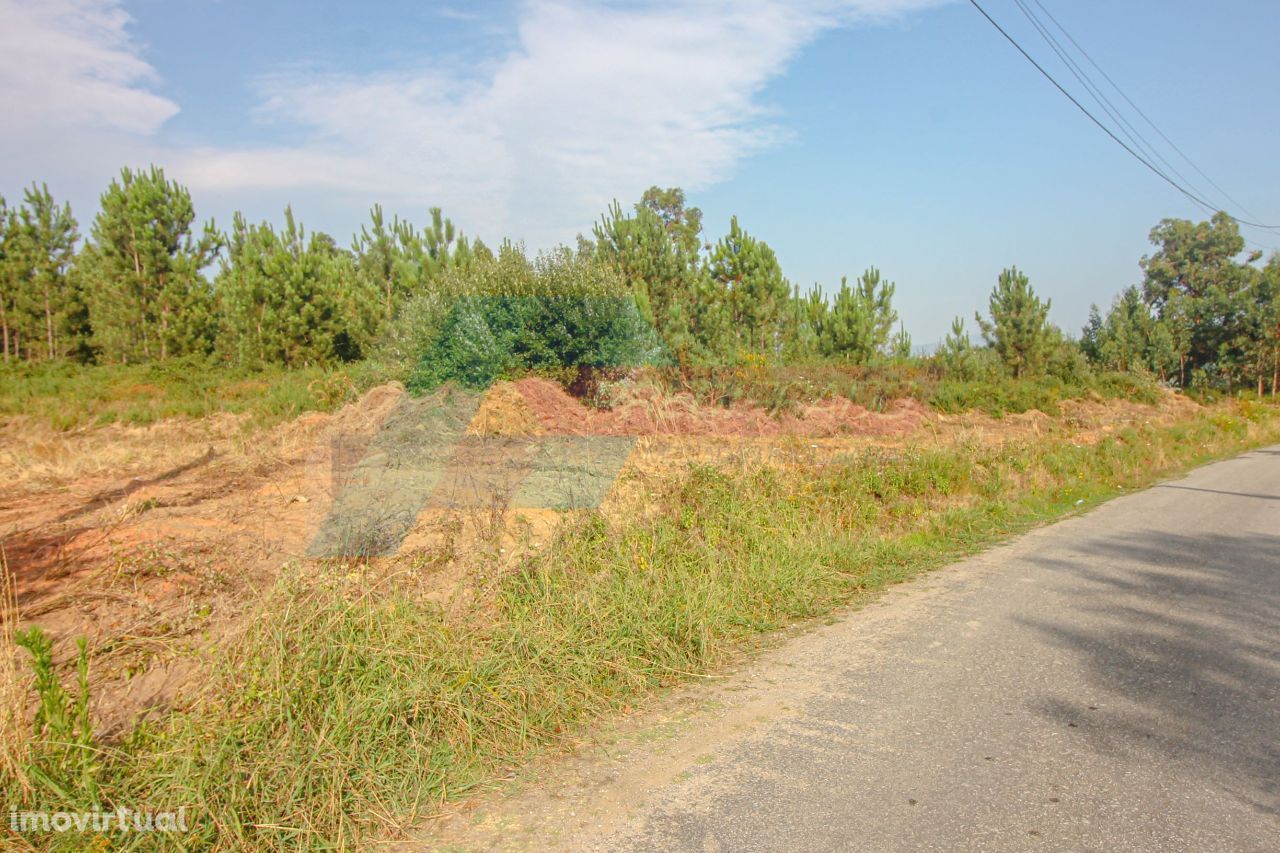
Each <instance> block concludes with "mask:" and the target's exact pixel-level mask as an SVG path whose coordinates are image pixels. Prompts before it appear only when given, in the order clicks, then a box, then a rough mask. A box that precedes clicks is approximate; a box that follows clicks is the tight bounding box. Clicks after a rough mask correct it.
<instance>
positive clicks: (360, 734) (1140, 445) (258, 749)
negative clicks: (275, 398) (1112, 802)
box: [5, 405, 1280, 849]
mask: <svg viewBox="0 0 1280 853" xmlns="http://www.w3.org/2000/svg"><path fill="white" fill-rule="evenodd" d="M1276 440H1280V412H1277V410H1276V409H1275V408H1274V407H1269V406H1257V405H1253V406H1248V407H1232V408H1230V409H1217V410H1213V411H1211V412H1207V413H1206V414H1205V415H1203V416H1201V417H1198V418H1197V419H1195V420H1192V421H1188V422H1185V423H1181V424H1178V425H1175V426H1171V427H1156V426H1146V427H1141V428H1134V429H1128V430H1125V431H1123V432H1121V433H1118V434H1116V435H1113V436H1109V437H1107V438H1105V439H1104V440H1103V441H1101V442H1099V443H1098V444H1096V445H1091V446H1089V445H1086V446H1077V445H1074V444H1072V443H1070V442H1069V441H1067V440H1060V439H1045V440H1041V441H1038V442H1034V443H1026V444H1019V445H1013V446H1005V447H1001V448H998V449H997V448H985V447H980V446H972V447H965V448H943V449H907V450H899V451H892V450H868V451H866V452H865V453H862V454H859V455H856V456H852V457H849V458H847V459H845V460H843V461H842V462H840V463H838V464H832V465H826V466H822V467H817V468H813V469H795V470H787V471H778V470H771V469H760V470H746V471H739V472H725V471H720V470H714V469H711V468H695V469H691V470H690V472H689V473H688V476H687V477H685V478H683V479H681V480H680V481H679V482H676V483H674V484H672V485H671V486H670V488H669V489H668V490H667V491H666V492H664V493H662V494H659V495H655V496H653V503H654V506H655V507H656V511H655V512H654V513H653V514H652V515H651V516H649V517H647V518H644V519H639V520H632V521H629V522H627V523H626V524H623V525H620V526H617V527H611V526H610V524H609V523H608V522H607V521H606V520H605V519H604V518H602V517H600V516H598V515H595V514H584V515H582V516H581V517H580V518H579V519H578V521H577V523H576V524H573V525H569V526H568V527H567V528H566V529H565V530H564V531H563V532H562V534H561V535H560V536H559V537H558V538H557V540H556V541H555V542H554V543H552V545H551V547H549V548H547V549H545V551H544V552H543V553H541V554H539V555H537V556H534V557H531V558H529V559H527V560H526V561H524V562H523V563H522V564H520V565H519V567H518V568H517V569H515V570H513V571H511V572H509V573H507V574H505V575H503V576H501V577H499V578H498V579H497V580H495V581H494V585H493V586H492V588H491V589H489V590H488V594H487V595H482V596H481V599H480V603H479V604H477V605H476V606H475V607H474V608H473V609H472V610H471V611H469V612H467V613H465V614H462V615H456V614H455V615H453V616H446V615H445V614H444V613H443V612H441V611H440V610H439V609H438V608H437V607H435V606H433V605H431V604H428V603H423V602H419V601H416V600H414V599H413V598H412V597H410V596H409V595H408V594H407V593H406V592H404V591H401V590H399V589H397V588H396V587H395V586H394V585H393V584H392V585H380V586H371V585H369V584H368V583H367V582H366V581H365V580H363V579H361V578H359V577H355V578H348V577H346V576H345V571H334V572H326V573H325V574H324V575H323V578H322V580H320V581H314V580H304V579H303V577H302V576H301V575H298V574H293V573H287V574H286V576H285V578H284V579H283V580H282V581H281V583H280V585H279V587H278V588H277V589H276V590H275V591H274V592H273V593H272V594H271V596H270V597H269V599H268V600H267V601H266V602H265V603H264V605H263V607H262V611H261V614H260V617H259V618H258V619H257V620H256V621H255V622H254V629H253V630H252V632H251V633H249V634H248V635H246V636H245V637H244V638H243V639H242V640H241V641H239V642H238V643H236V644H235V645H234V646H233V647H231V648H227V649H220V650H218V653H217V660H216V661H211V662H210V664H209V666H210V671H209V674H208V678H207V683H208V686H209V689H208V690H207V692H206V693H205V694H203V695H202V697H201V698H200V699H199V701H197V702H195V703H193V704H192V705H191V706H190V707H188V708H186V709H184V710H181V711H179V712H176V713H174V714H172V715H171V716H170V718H169V719H168V720H167V721H165V722H163V723H161V724H159V725H156V726H150V727H147V728H144V729H142V730H140V731H138V732H137V733H135V735H134V736H133V737H132V738H131V739H130V740H129V741H128V742H126V743H124V744H121V745H119V746H118V747H116V748H113V749H111V750H109V751H108V752H107V753H106V754H105V755H104V758H103V761H102V765H101V769H100V771H99V775H98V778H96V779H95V780H94V783H95V784H96V785H97V786H98V790H100V791H101V792H102V796H103V798H104V800H105V801H106V802H108V803H112V804H115V803H118V804H125V805H130V806H133V805H135V804H138V803H146V804H148V807H150V808H152V809H157V810H158V809H166V808H174V807H177V806H179V805H185V806H187V807H188V810H189V813H191V814H192V815H193V817H194V820H195V823H196V826H197V834H195V835H193V836H188V837H184V838H181V839H168V840H170V841H176V842H180V843H181V844H183V845H187V846H190V847H204V846H209V847H219V848H235V849H270V848H276V847H282V846H301V847H308V848H320V847H329V846H345V847H356V846H360V845H362V844H365V843H367V842H368V841H369V840H370V839H371V838H373V837H376V836H380V835H385V834H388V833H391V832H393V831H394V828H395V827H397V826H400V825H403V824H404V823H405V822H408V821H411V820H412V819H413V818H414V817H415V816H419V815H421V814H423V813H424V812H427V813H429V812H431V811H433V810H434V809H436V808H438V806H439V804H440V802H441V801H442V800H445V799H448V798H451V797H456V796H458V795H460V794H462V793H464V792H466V791H467V790H468V789H470V788H471V787H473V786H475V785H476V784H478V783H481V782H483V781H484V780H486V779H488V778H491V776H492V775H494V774H495V773H497V772H499V771H501V769H502V768H504V767H508V766H510V765H512V764H514V763H517V762H519V761H521V760H522V759H524V758H527V757H528V755H529V754H530V753H531V752H532V751H534V750H537V749H539V748H542V747H545V746H547V745H553V744H554V743H556V742H557V741H559V740H561V739H562V738H564V737H565V735H566V733H568V732H572V731H574V730H575V729H578V728H580V727H581V726H583V725H586V724H589V723H590V721H591V720H593V719H596V718H598V717H600V716H601V715H605V714H608V713H609V712H610V711H612V710H614V709H617V708H619V707H621V706H622V705H624V704H631V703H634V702H635V701H637V699H638V698H641V697H643V696H645V695H646V694H649V693H651V692H653V691H655V690H659V689H662V688H663V687H666V686H669V685H672V684H675V683H678V682H680V681H681V680H683V679H685V678H687V677H688V676H689V675H690V674H692V673H702V672H706V671H708V670H712V669H715V668H716V667H720V666H723V665H724V664H725V663H726V662H728V661H731V660H732V659H733V658H734V657H735V656H736V655H738V654H740V653H741V651H742V650H743V649H744V648H747V647H749V646H750V645H751V644H752V643H753V642H754V640H755V639H756V638H758V637H759V636H760V635H761V634H762V633H764V632H768V631H772V630H774V629H777V628H779V627H781V626H784V625H787V624H789V623H793V622H795V621H797V620H806V619H812V618H814V617H822V616H824V615H828V614H831V613H832V612H834V611H835V610H837V609H839V608H841V607H845V606H847V605H850V604H857V603H859V602H862V601H865V600H867V599H868V598H869V597H871V596H874V595H875V594H877V593H878V592H880V591H882V590H883V589H884V588H885V587H887V586H889V585H891V584H893V583H897V582H899V581H902V580H905V579H907V578H909V577H911V576H913V575H915V574H917V573H919V572H922V571H926V570H928V569H931V568H934V567H936V566H939V565H942V564H945V563H946V562H948V561H950V560H953V559H955V558H956V557H959V556H961V555H964V554H967V553H971V552H973V551H974V550H976V549H979V548H981V547H984V546H986V545H988V544H990V543H991V542H993V541H995V540H996V539H998V538H1000V537H1002V536H1007V535H1009V534H1012V533H1015V532H1018V531H1022V530H1025V529H1027V528H1029V527H1031V526H1034V525H1036V524H1039V523H1042V522H1044V521H1046V520H1048V519H1052V518H1055V517H1059V516H1061V515H1063V514H1064V513H1068V512H1070V511H1072V510H1073V509H1075V508H1076V507H1077V506H1078V505H1079V504H1080V502H1083V505H1084V506H1086V507H1087V506H1090V505H1093V504H1096V503H1097V502H1099V501H1101V500H1104V499H1106V498H1108V497H1110V496H1112V495H1114V494H1116V493H1117V492H1118V491H1120V490H1128V489H1134V488H1138V487H1141V486H1144V485H1147V484H1150V483H1151V482H1153V481H1154V480H1156V479H1157V478H1159V477H1162V476H1166V475H1168V474H1172V473H1175V472H1177V471H1180V470H1182V469H1184V468H1187V467H1189V466H1192V465H1195V464H1198V463H1201V462H1204V461H1206V460H1208V459H1211V458H1218V457H1222V456H1228V455H1231V454H1235V453H1237V452H1239V451H1241V450H1243V449H1245V448H1247V447H1249V446H1253V445H1257V444H1260V443H1264V442H1271V441H1276ZM68 784H72V783H71V782H70V781H69V782H68ZM5 793H6V794H8V795H9V796H8V798H7V801H8V802H10V803H15V802H20V803H24V804H28V805H27V807H31V805H33V804H39V805H43V806H44V807H46V808H50V807H55V806H56V805H57V803H58V802H59V798H58V796H57V795H56V794H55V793H54V792H53V791H51V790H50V789H48V788H39V789H37V790H35V791H34V792H31V793H29V794H26V795H23V794H22V793H21V792H19V791H17V790H15V789H13V788H12V786H10V787H9V788H8V789H6V790H5ZM165 840H166V839H165V838H163V837H160V836H156V837H154V838H153V839H151V841H153V842H156V843H159V842H164V841H165ZM51 841H52V842H55V843H63V844H67V845H69V846H77V845H76V844H74V843H72V841H73V840H72V839H70V838H60V839H51ZM76 841H78V842H80V843H81V844H82V843H83V842H84V839H76Z"/></svg>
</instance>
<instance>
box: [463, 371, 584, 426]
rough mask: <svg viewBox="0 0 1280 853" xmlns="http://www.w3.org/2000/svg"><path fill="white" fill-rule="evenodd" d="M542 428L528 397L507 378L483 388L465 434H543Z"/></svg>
mask: <svg viewBox="0 0 1280 853" xmlns="http://www.w3.org/2000/svg"><path fill="white" fill-rule="evenodd" d="M562 393H563V392H562ZM570 399H571V400H572V398H570ZM574 402H575V404H576V401H574ZM543 432H544V430H543V426H542V424H541V423H540V422H539V418H537V417H536V416H535V415H534V412H533V409H532V408H530V405H529V403H528V401H527V400H526V398H525V397H524V396H523V395H522V394H521V393H520V391H519V390H518V389H517V388H516V386H515V385H513V384H512V383H510V382H498V383H496V384H495V385H494V386H493V387H491V388H490V389H489V390H488V391H486V392H485V395H484V399H483V400H481V401H480V408H478V409H476V413H475V416H474V417H472V418H471V423H470V424H468V425H467V435H542V434H543Z"/></svg>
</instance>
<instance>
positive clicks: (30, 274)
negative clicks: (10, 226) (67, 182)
mask: <svg viewBox="0 0 1280 853" xmlns="http://www.w3.org/2000/svg"><path fill="white" fill-rule="evenodd" d="M15 225H16V226H17V227H16V229H15V233H14V234H13V238H14V239H13V240H12V243H13V245H12V248H11V249H10V251H11V252H12V256H13V260H14V262H15V263H17V264H19V265H20V270H19V273H18V274H19V275H20V276H21V277H22V278H23V279H25V285H26V286H25V287H24V288H22V291H21V293H22V297H25V298H24V299H22V301H20V302H19V303H18V309H19V311H21V312H23V313H25V314H26V315H27V316H29V317H30V318H32V319H33V320H34V322H32V323H31V324H30V326H31V332H32V333H33V334H34V335H37V336H38V337H39V338H40V339H42V343H43V350H44V351H43V353H42V355H43V356H44V357H46V358H56V357H58V356H62V355H66V354H67V352H68V351H69V350H70V349H71V347H72V346H73V345H74V343H75V341H73V340H71V339H70V338H71V336H72V334H73V333H75V332H83V330H82V329H74V328H72V323H73V321H74V319H75V318H76V317H77V314H78V312H77V303H78V299H77V294H76V293H75V289H74V287H73V286H72V283H71V278H70V275H69V272H70V269H71V264H72V261H73V260H74V258H75V253H76V244H77V243H78V242H79V240H80V233H79V231H78V230H77V225H76V220H75V217H73V216H72V215H71V205H70V204H63V205H62V206H59V205H58V204H57V203H55V202H54V200H53V196H52V195H51V194H50V193H49V187H48V186H47V185H41V186H40V187H36V186H34V185H33V186H32V187H31V188H30V189H28V190H27V191H26V194H25V199H24V204H23V206H22V208H21V209H20V211H19V215H18V219H17V221H16V223H15ZM23 302H25V304H23ZM37 329H38V330H39V331H37ZM33 343H34V340H29V341H28V344H29V346H30V345H31V344H33Z"/></svg>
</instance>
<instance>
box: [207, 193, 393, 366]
mask: <svg viewBox="0 0 1280 853" xmlns="http://www.w3.org/2000/svg"><path fill="white" fill-rule="evenodd" d="M354 273H355V267H354V262H353V259H352V257H351V256H350V255H349V254H348V253H346V252H344V251H342V250H341V249H339V248H338V246H337V244H336V243H334V241H333V239H332V238H330V237H329V236H328V235H327V234H322V233H316V234H312V235H311V237H310V239H308V237H307V233H306V229H305V228H303V226H302V225H301V224H300V223H298V222H297V220H296V219H295V218H294V215H293V210H292V208H286V209H285V225H284V229H283V230H282V231H280V232H277V231H276V230H275V228H273V227H272V226H271V225H270V224H268V223H265V222H264V223H262V224H261V225H247V224H246V223H245V220H244V217H243V216H241V215H240V214H239V213H237V214H236V215H235V218H234V220H233V224H232V229H231V234H230V235H229V242H228V251H227V255H226V257H225V258H224V259H223V261H222V266H221V270H220V272H219V274H218V278H217V294H218V304H219V310H220V318H221V321H220V323H219V339H218V351H219V352H220V353H221V354H222V355H223V356H224V357H226V358H228V359H230V360H232V361H235V362H237V363H239V364H243V365H251V366H265V365H268V364H282V365H286V366H291V367H296V366H302V365H308V364H324V363H327V362H330V361H333V360H335V359H351V358H355V357H358V355H359V354H360V350H361V346H362V345H363V344H365V343H367V333H368V329H367V326H365V325H364V323H365V321H367V320H368V319H370V318H372V317H376V316H377V313H378V307H377V305H378V296H377V295H376V294H375V293H374V292H373V291H372V290H371V289H369V290H365V289H362V288H361V286H360V285H359V284H358V283H357V284H356V286H354V287H353V286H351V285H352V282H353V280H355V278H356V277H355V274H354Z"/></svg>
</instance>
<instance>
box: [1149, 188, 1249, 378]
mask: <svg viewBox="0 0 1280 853" xmlns="http://www.w3.org/2000/svg"><path fill="white" fill-rule="evenodd" d="M1151 242H1152V243H1153V244H1154V245H1156V246H1157V247H1159V248H1158V250H1157V251H1156V252H1155V253H1154V254H1152V255H1150V256H1148V257H1144V258H1143V259H1142V269H1143V273H1144V280H1143V286H1142V295H1143V298H1144V299H1145V300H1146V302H1147V304H1149V305H1150V306H1152V308H1153V309H1154V310H1155V313H1156V316H1158V317H1159V319H1160V321H1161V322H1162V324H1163V325H1164V326H1165V328H1166V329H1167V335H1168V340H1169V346H1170V348H1171V349H1172V351H1173V359H1174V360H1176V362H1177V376H1178V384H1179V385H1180V386H1181V387H1187V386H1188V385H1192V384H1195V383H1194V382H1193V377H1198V378H1199V383H1200V384H1201V385H1210V386H1213V387H1216V388H1219V389H1226V388H1230V387H1232V386H1234V385H1237V384H1241V383H1242V382H1243V381H1244V379H1245V377H1246V376H1247V375H1248V374H1250V373H1252V372H1253V371H1252V370H1251V368H1252V367H1254V366H1255V365H1254V364H1253V363H1252V362H1253V359H1252V358H1251V356H1252V353H1251V352H1250V350H1251V347H1250V342H1251V340H1252V339H1253V335H1252V334H1251V333H1253V332H1254V329H1252V328H1251V326H1252V325H1253V323H1252V321H1253V320H1254V318H1255V316H1256V310H1255V306H1254V305H1253V304H1252V302H1253V300H1252V298H1251V288H1252V286H1253V284H1254V283H1255V281H1256V279H1257V276H1258V271H1257V270H1256V269H1255V268H1253V267H1252V266H1250V265H1249V264H1248V263H1247V262H1246V263H1242V262H1239V261H1237V260H1236V258H1237V257H1238V256H1239V255H1240V253H1241V252H1243V251H1244V246H1245V244H1244V239H1243V238H1242V237H1241V236H1240V228H1239V226H1238V225H1237V224H1236V223H1235V221H1234V220H1232V219H1231V218H1230V217H1229V216H1227V215H1226V214H1225V213H1216V214H1214V216H1213V217H1212V218H1211V219H1210V220H1209V221H1207V222H1198V223H1193V222H1190V221H1189V220H1185V219H1165V220H1163V221H1162V222H1161V223H1160V224H1159V225H1157V226H1156V227H1155V228H1154V229H1152V231H1151Z"/></svg>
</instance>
